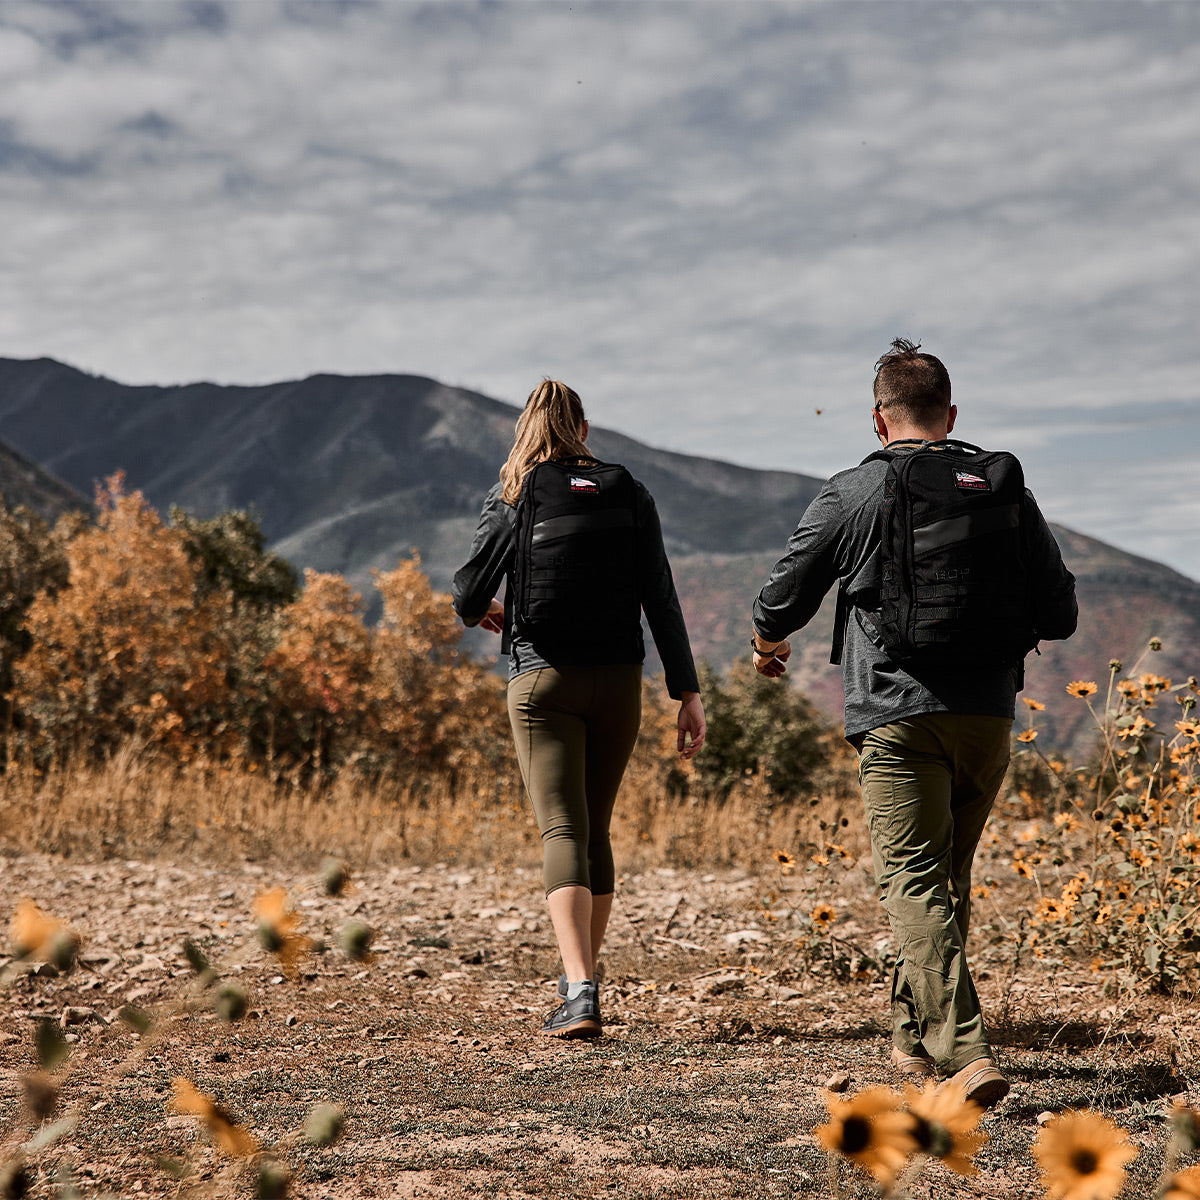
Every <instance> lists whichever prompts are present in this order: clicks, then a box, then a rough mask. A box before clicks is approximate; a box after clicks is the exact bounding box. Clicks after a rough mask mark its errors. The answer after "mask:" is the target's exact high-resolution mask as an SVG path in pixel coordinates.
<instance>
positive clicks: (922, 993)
mask: <svg viewBox="0 0 1200 1200" xmlns="http://www.w3.org/2000/svg"><path fill="white" fill-rule="evenodd" d="M919 350H920V347H919V346H915V345H913V344H912V343H911V342H908V341H904V340H901V339H897V340H896V341H894V342H893V343H892V349H891V350H890V351H889V352H888V353H887V354H885V355H884V356H883V357H882V358H881V359H879V361H878V362H877V363H876V373H875V385H874V395H875V405H874V409H873V411H872V414H871V421H872V425H873V428H874V432H875V434H876V436H877V437H878V439H879V441H880V443H881V444H882V445H883V446H884V447H885V452H884V453H883V454H880V455H878V457H876V456H872V457H871V458H868V459H867V460H866V461H865V462H863V463H862V464H861V465H860V466H857V467H854V468H852V469H850V470H847V471H842V472H840V473H839V474H837V475H835V476H834V477H833V478H832V479H831V480H830V481H829V482H828V483H827V484H826V485H825V487H824V488H823V489H822V490H821V492H820V494H819V495H818V496H817V497H816V499H815V500H814V501H813V502H812V504H811V505H810V506H809V508H808V510H807V511H806V512H805V513H804V515H803V517H802V518H801V520H800V524H799V525H798V526H797V528H796V531H795V533H793V534H792V537H791V539H790V541H789V542H788V546H787V551H786V553H785V554H784V556H783V557H782V558H781V559H780V560H779V562H778V563H777V564H776V565H775V568H774V570H773V571H772V572H771V576H770V579H769V580H768V581H767V584H766V586H765V587H764V588H763V589H762V591H761V592H760V594H759V596H758V598H757V599H756V600H755V602H754V614H753V615H754V636H753V643H752V644H753V651H754V667H755V669H756V670H757V671H758V672H759V673H760V674H762V675H766V676H768V677H770V678H778V677H779V676H780V675H782V674H783V673H784V670H785V663H786V661H787V658H788V655H789V654H790V653H791V647H790V645H789V643H788V641H787V638H788V636H789V635H790V634H791V633H793V632H794V631H795V630H797V629H802V628H803V627H804V626H805V625H807V624H808V622H809V621H810V620H811V619H812V618H813V616H814V615H815V614H816V612H817V609H818V608H819V606H820V604H821V601H822V599H823V598H824V596H825V594H826V593H827V592H828V591H829V589H830V588H831V587H832V586H833V585H834V584H835V583H840V592H839V599H840V602H839V605H838V608H839V621H838V626H839V629H838V633H837V634H836V635H835V661H837V657H838V652H839V651H842V650H843V649H844V656H843V657H844V661H843V676H844V685H845V699H846V709H845V720H846V726H845V732H846V738H847V740H848V741H849V742H850V743H851V744H852V745H853V746H854V747H855V748H856V749H857V750H858V752H859V781H860V784H861V787H862V796H863V802H864V806H865V808H866V815H867V820H868V823H869V826H870V830H871V847H872V858H873V861H874V867H875V876H876V880H877V882H878V884H879V886H880V889H881V891H882V893H883V902H884V906H885V908H886V909H887V913H888V917H889V920H890V922H891V926H892V930H893V933H894V935H895V937H896V940H897V942H898V943H899V949H898V953H897V959H896V969H895V974H894V977H893V981H892V1043H893V1044H892V1061H893V1064H894V1065H895V1066H896V1067H897V1068H898V1069H899V1070H900V1071H901V1072H902V1073H904V1074H908V1075H928V1076H934V1075H940V1076H942V1077H945V1078H953V1080H954V1081H955V1083H957V1084H958V1085H960V1086H961V1087H962V1088H963V1090H964V1092H965V1094H966V1095H967V1097H968V1098H969V1099H971V1100H974V1101H975V1102H976V1103H978V1104H980V1105H983V1106H984V1107H988V1106H991V1105H993V1104H996V1103H998V1102H999V1101H1000V1100H1001V1099H1003V1097H1004V1096H1005V1095H1006V1094H1007V1093H1008V1081H1007V1080H1006V1079H1005V1077H1004V1076H1003V1074H1002V1073H1001V1072H1000V1071H999V1070H998V1069H997V1067H996V1064H995V1061H994V1059H993V1056H992V1051H991V1047H990V1046H989V1045H988V1041H987V1037H986V1035H985V1032H984V1026H983V1017H982V1014H981V1012H980V1007H979V999H978V996H977V995H976V992H975V986H974V984H973V982H972V980H971V975H970V971H969V970H968V967H967V960H966V950H965V943H966V937H967V927H968V922H969V919H970V892H971V862H972V859H973V857H974V854H975V848H976V846H977V845H978V842H979V838H980V836H981V834H982V832H983V827H984V824H985V822H986V820H987V817H988V813H989V812H990V810H991V808H992V804H993V802H994V801H995V798H996V794H997V792H998V791H999V789H1000V785H1001V783H1002V781H1003V779H1004V775H1005V772H1006V769H1007V766H1008V757H1009V739H1010V731H1011V728H1012V722H1013V717H1014V709H1015V703H1016V693H1017V692H1018V691H1019V690H1020V687H1021V683H1022V678H1021V676H1022V662H1021V660H1022V658H1023V654H1024V651H1025V650H1027V649H1028V648H1030V647H1031V646H1032V644H1033V643H1034V642H1035V641H1036V640H1037V639H1042V638H1049V639H1058V638H1067V637H1070V636H1071V634H1072V633H1074V631H1075V624H1076V620H1077V617H1078V608H1077V604H1076V600H1075V580H1074V577H1073V576H1072V575H1071V573H1070V572H1069V571H1068V570H1067V569H1066V567H1065V566H1064V565H1063V561H1062V555H1061V554H1060V552H1059V548H1058V545H1057V544H1056V542H1055V540H1054V537H1053V535H1052V534H1051V533H1050V530H1049V528H1048V527H1047V525H1046V522H1045V520H1044V518H1043V517H1042V514H1041V513H1040V512H1039V510H1038V507H1037V504H1036V502H1035V501H1034V499H1033V496H1032V495H1031V494H1030V493H1029V492H1028V491H1025V490H1024V487H1023V484H1022V483H1020V482H1019V481H1020V476H1019V475H1018V476H1017V477H1016V478H1017V480H1018V482H1017V483H1016V484H1015V485H1014V487H1015V491H1014V502H1013V504H1012V505H1011V506H1010V507H1011V521H1010V524H1011V525H1012V526H1013V528H1012V530H1011V537H1012V538H1013V539H1014V540H1013V543H1012V544H1013V545H1014V546H1019V547H1020V549H1019V559H1017V558H1015V559H1014V562H1017V563H1018V569H1016V570H1013V571H1011V572H1009V575H1012V576H1020V575H1021V572H1022V570H1023V571H1024V572H1025V574H1024V576H1023V580H1024V582H1025V583H1026V584H1027V585H1028V586H1027V590H1023V591H1022V592H1021V596H1022V597H1027V598H1023V599H1022V600H1021V605H1022V609H1023V610H1024V609H1028V612H1027V613H1026V612H1024V611H1022V613H1021V618H1022V621H1021V622H1018V621H1013V622H1009V621H1007V620H1006V621H1004V622H1003V624H1005V625H1006V626H1007V625H1010V624H1019V623H1022V622H1023V623H1024V624H1025V626H1026V630H1027V632H1028V633H1029V635H1030V636H1029V639H1028V641H1027V642H1020V638H1019V636H1018V637H1017V640H1016V642H1014V644H1018V643H1019V644H1020V645H1021V649H1020V650H1019V651H1017V652H1016V653H1014V654H1012V655H1010V656H1009V659H1008V661H999V662H998V661H995V660H993V661H990V662H989V661H986V660H985V661H982V662H981V661H979V658H978V656H977V655H976V656H974V657H968V658H966V659H963V660H961V661H955V660H954V658H953V654H952V649H951V652H947V650H946V647H944V646H943V647H941V648H940V649H941V651H942V655H941V658H940V659H939V660H937V661H935V662H933V663H932V664H930V663H926V662H921V661H914V658H913V656H912V655H910V654H905V655H903V656H901V655H899V654H898V653H897V652H895V651H894V650H893V651H891V652H889V651H886V650H884V649H883V648H882V647H883V646H884V645H891V644H892V643H890V642H889V640H888V638H887V637H885V636H883V634H882V633H881V630H884V629H886V628H888V625H887V622H886V620H881V617H886V613H884V612H883V609H882V607H881V606H882V603H883V601H882V595H884V594H892V593H881V588H882V586H883V576H884V570H885V566H886V565H887V557H888V555H889V554H891V553H893V551H892V550H890V549H889V547H891V546H892V545H893V544H894V543H893V541H891V540H887V541H885V535H884V532H883V531H884V526H883V519H882V513H883V510H884V505H885V480H889V471H890V470H894V468H892V467H891V465H890V464H891V460H893V459H897V456H900V455H909V454H912V453H914V452H915V451H917V450H918V449H920V448H921V447H922V446H923V445H925V444H928V443H931V442H940V441H942V440H943V439H945V438H947V436H948V435H949V433H950V431H951V430H952V429H953V428H954V423H955V419H956V417H957V415H958V412H957V409H956V407H955V406H954V405H953V404H951V402H950V377H949V375H948V374H947V372H946V368H945V367H944V366H943V365H942V363H941V362H940V361H939V360H938V359H937V358H935V357H934V356H933V355H932V354H922V353H919ZM945 452H946V451H944V450H939V451H934V453H945ZM924 453H929V452H924ZM984 457H986V456H984ZM996 457H998V456H996ZM925 461H928V459H926V460H925ZM948 461H949V459H941V460H939V462H940V463H943V464H944V463H946V462H948ZM1010 461H1011V462H1012V463H1013V464H1014V465H1015V460H1010ZM1017 470H1018V471H1019V466H1018V467H1017ZM893 478H894V475H893ZM958 478H959V479H960V480H962V481H970V480H972V479H974V480H975V483H974V484H970V483H966V482H964V483H963V486H973V487H976V488H978V489H982V490H988V489H989V488H990V486H991V485H990V483H989V482H988V481H987V480H981V479H980V478H979V477H978V476H977V475H976V474H975V473H973V472H970V471H966V472H963V471H959V472H958ZM888 488H889V493H888V495H887V497H886V498H887V501H888V504H889V505H892V504H893V500H894V497H895V495H896V491H895V489H896V485H895V484H894V483H893V482H891V481H889V482H888ZM940 524H946V525H949V524H953V522H952V521H946V522H941V523H940ZM1022 564H1023V565H1022ZM985 565H986V564H985ZM888 570H889V580H891V579H892V578H894V573H893V572H892V571H891V568H890V567H889V568H888ZM960 573H964V574H965V572H960ZM954 574H955V572H953V571H943V572H942V573H941V575H943V576H947V577H952V576H953V575H954ZM940 577H941V576H939V578H940ZM1007 577H1008V576H1006V578H1007ZM889 588H892V585H891V584H890V583H889ZM914 590H915V589H914ZM893 592H894V589H893ZM988 602H989V601H988V600H985V601H984V603H985V604H986V603H988ZM985 628H990V627H988V626H985ZM1000 632H1002V631H998V634H999V633H1000ZM948 637H949V638H950V640H953V631H952V632H951V634H950V635H948ZM843 638H844V647H843ZM1003 640H1004V639H1003V638H1000V637H999V636H998V637H997V642H998V643H999V642H1001V641H1003ZM1009 640H1010V641H1011V640H1012V639H1009ZM900 657H903V663H904V665H901V664H900V662H898V661H896V659H897V658H900Z"/></svg>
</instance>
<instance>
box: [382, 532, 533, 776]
mask: <svg viewBox="0 0 1200 1200" xmlns="http://www.w3.org/2000/svg"><path fill="white" fill-rule="evenodd" d="M375 586H376V587H377V588H378V589H379V593H380V595H381V596H382V598H383V616H382V618H381V620H380V622H379V625H378V626H377V627H376V629H375V633H374V638H373V660H372V680H373V698H374V711H375V720H376V723H377V726H378V728H379V730H380V732H381V734H382V735H383V739H384V746H385V748H386V749H387V751H388V752H390V753H391V754H392V755H395V756H397V759H398V761H401V762H406V763H408V764H409V765H411V764H414V763H419V764H422V765H425V766H431V767H437V768H442V769H449V770H451V771H459V770H461V769H462V768H464V767H467V766H476V767H478V766H482V765H485V764H486V765H489V766H491V767H493V768H497V769H502V768H503V767H506V766H509V765H510V760H511V758H512V755H511V753H510V748H509V737H510V735H509V728H508V716H507V711H506V709H505V702H504V688H503V684H502V683H501V681H500V680H499V678H497V676H495V675H494V674H492V673H491V672H490V671H488V670H486V669H485V668H484V667H482V666H481V665H480V664H479V663H477V662H475V661H474V660H473V659H471V658H470V657H469V656H468V655H466V654H465V653H463V651H462V650H461V648H460V645H459V643H460V641H461V639H462V626H461V625H460V624H459V623H458V620H457V618H456V617H455V616H454V610H453V609H452V608H451V605H450V597H449V596H447V595H444V594H441V593H438V592H435V591H434V590H433V588H432V587H431V586H430V583H429V580H428V578H427V577H426V576H425V574H424V573H423V572H422V571H421V559H420V557H419V555H417V554H416V553H415V552H414V554H413V556H412V557H411V558H409V559H407V560H405V561H403V562H401V563H400V565H399V566H398V567H396V569H395V570H393V571H380V572H376V574H375Z"/></svg>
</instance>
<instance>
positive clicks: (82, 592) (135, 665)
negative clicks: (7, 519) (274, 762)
mask: <svg viewBox="0 0 1200 1200" xmlns="http://www.w3.org/2000/svg"><path fill="white" fill-rule="evenodd" d="M97 505H98V508H99V516H98V520H97V523H96V525H95V526H94V527H92V528H88V529H85V530H83V531H82V532H80V533H79V534H77V535H76V536H75V538H74V539H73V540H72V541H71V542H70V544H69V546H68V548H67V561H68V567H69V572H70V585H69V586H68V587H65V588H62V589H61V590H59V591H57V592H56V593H55V594H49V593H45V592H44V593H42V594H41V595H40V596H39V597H38V598H37V599H36V600H35V601H34V602H33V604H32V605H31V607H30V609H29V613H28V616H27V618H26V629H27V630H28V632H29V634H30V637H31V639H32V645H31V647H30V649H29V651H28V653H27V654H26V655H25V657H24V658H23V659H21V660H20V661H19V662H18V664H17V667H16V670H15V673H14V674H15V686H14V700H15V702H16V705H17V706H18V707H19V708H20V709H21V710H22V711H24V713H25V714H26V715H27V716H30V717H33V718H34V719H35V720H36V722H37V724H38V728H39V731H40V737H41V740H42V743H43V744H44V745H46V746H48V747H49V748H51V749H53V750H55V751H62V750H66V749H68V748H73V749H86V750H91V751H97V752H102V751H104V750H107V749H111V748H112V747H113V746H115V745H117V744H118V743H119V742H120V741H122V740H123V739H125V738H127V737H129V736H131V735H134V736H138V737H141V738H144V739H145V740H147V741H148V742H157V743H166V744H169V745H170V746H171V747H172V749H173V750H175V751H176V752H178V753H179V754H181V755H182V756H184V757H186V756H188V755H189V754H190V753H191V751H192V749H193V748H194V746H195V744H196V743H195V738H196V737H197V736H199V737H201V738H202V739H204V740H205V741H208V740H213V739H215V740H217V741H220V740H221V734H222V732H223V729H222V727H223V725H224V722H223V719H222V717H223V712H224V709H225V707H226V704H227V701H228V699H229V696H228V684H227V679H226V671H225V662H226V659H227V657H228V646H227V645H226V644H225V643H224V642H223V640H222V637H221V632H220V627H219V621H218V619H217V616H218V614H217V612H216V610H215V609H214V606H213V604H212V603H211V602H198V601H197V597H196V568H195V567H194V566H193V565H192V563H191V561H190V560H189V558H188V556H187V553H186V551H185V549H184V545H183V540H182V537H181V535H180V534H179V533H178V532H177V531H175V530H172V529H169V528H167V527H166V526H165V525H164V524H163V522H162V520H161V519H160V518H159V516H158V514H157V513H156V512H155V511H154V510H153V509H152V508H151V507H150V506H149V505H148V504H147V503H146V500H145V498H144V497H143V496H142V494H141V493H140V492H132V493H129V494H126V493H125V492H124V490H123V486H122V479H121V477H120V476H113V477H112V478H111V479H109V480H108V481H107V482H106V483H105V485H104V486H103V487H102V488H100V489H99V491H98V494H97Z"/></svg>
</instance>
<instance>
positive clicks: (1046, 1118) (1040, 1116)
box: [1037, 1112, 1055, 1125]
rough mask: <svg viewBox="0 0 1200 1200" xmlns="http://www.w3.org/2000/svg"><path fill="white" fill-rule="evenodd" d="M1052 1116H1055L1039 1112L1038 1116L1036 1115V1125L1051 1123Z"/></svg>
mask: <svg viewBox="0 0 1200 1200" xmlns="http://www.w3.org/2000/svg"><path fill="white" fill-rule="evenodd" d="M1054 1115H1055V1114H1054V1113H1052V1112H1040V1113H1038V1115H1037V1123H1038V1124H1039V1125H1045V1123H1046V1122H1047V1121H1053V1120H1054Z"/></svg>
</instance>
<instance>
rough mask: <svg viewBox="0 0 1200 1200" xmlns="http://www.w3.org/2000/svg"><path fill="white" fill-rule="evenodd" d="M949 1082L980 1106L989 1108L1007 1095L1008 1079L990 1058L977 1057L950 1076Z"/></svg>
mask: <svg viewBox="0 0 1200 1200" xmlns="http://www.w3.org/2000/svg"><path fill="white" fill-rule="evenodd" d="M950 1083H951V1084H952V1085H953V1086H955V1087H959V1088H961V1089H962V1093H963V1095H964V1096H965V1097H966V1098H967V1099H968V1100H972V1101H974V1102H975V1103H976V1104H978V1105H979V1107H980V1108H991V1107H992V1106H993V1105H996V1104H999V1103H1000V1101H1001V1100H1003V1099H1004V1097H1005V1096H1007V1095H1008V1080H1007V1079H1005V1078H1004V1076H1003V1075H1002V1074H1001V1073H1000V1071H999V1070H998V1069H997V1067H996V1064H995V1063H994V1062H992V1060H991V1059H990V1058H977V1059H976V1060H975V1061H974V1062H971V1063H967V1065H966V1066H965V1067H963V1069H962V1070H961V1071H956V1072H955V1073H954V1074H953V1075H951V1076H950Z"/></svg>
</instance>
